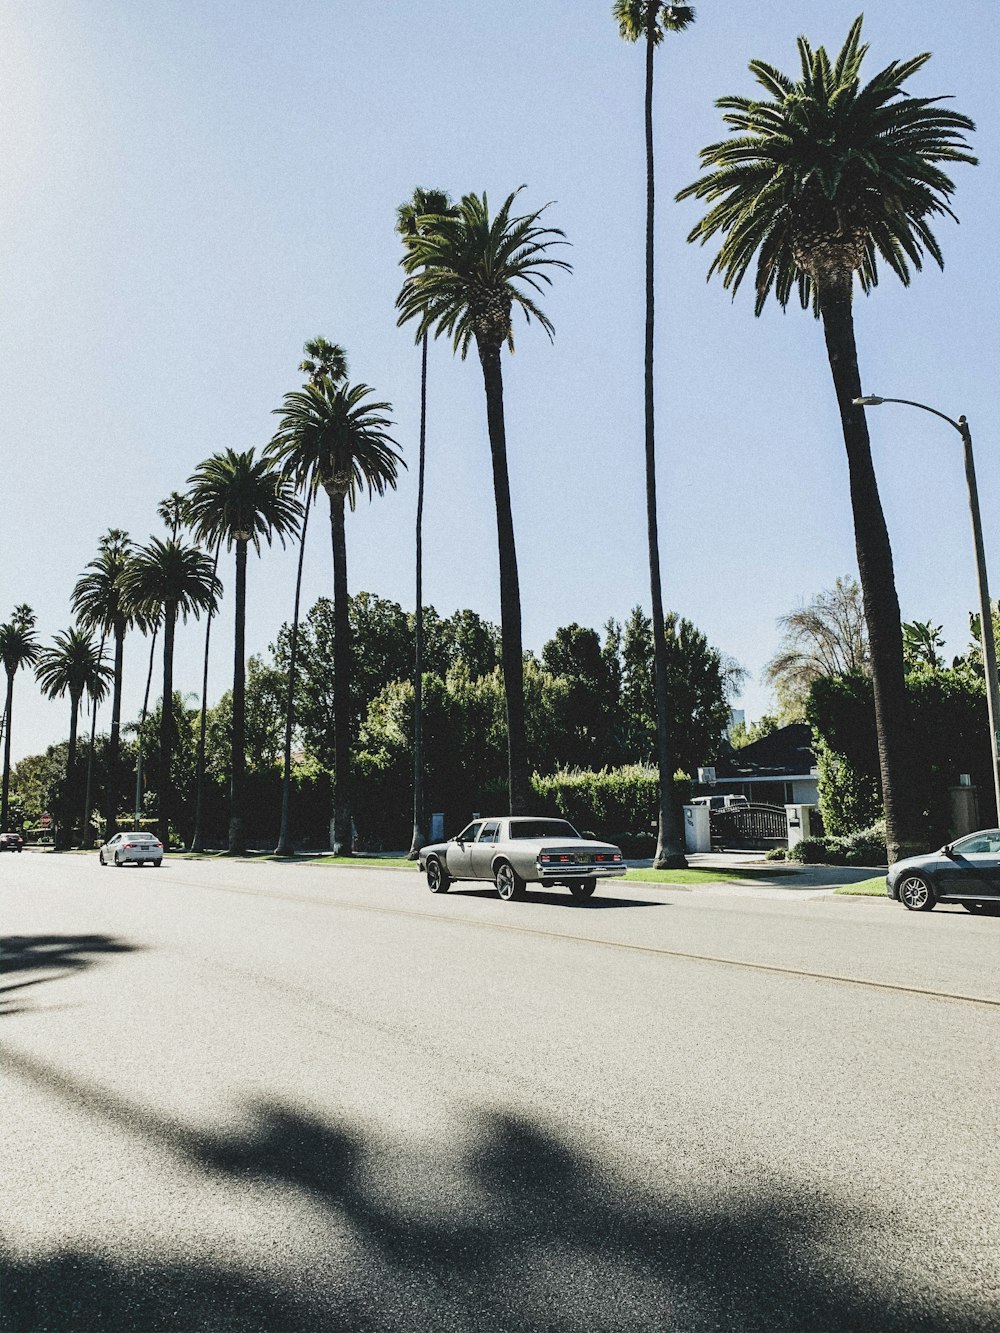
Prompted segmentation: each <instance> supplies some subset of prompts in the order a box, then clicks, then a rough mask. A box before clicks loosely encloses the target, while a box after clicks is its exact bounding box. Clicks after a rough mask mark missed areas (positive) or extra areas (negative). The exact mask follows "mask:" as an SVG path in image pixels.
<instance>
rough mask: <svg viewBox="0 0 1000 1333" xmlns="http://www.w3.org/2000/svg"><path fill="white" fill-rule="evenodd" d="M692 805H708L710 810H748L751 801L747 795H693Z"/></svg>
mask: <svg viewBox="0 0 1000 1333" xmlns="http://www.w3.org/2000/svg"><path fill="white" fill-rule="evenodd" d="M690 803H691V805H707V806H708V808H709V809H710V810H746V809H747V807H748V806H749V805H750V802H749V801H748V800H747V798H746V797H745V796H692V797H691V802H690Z"/></svg>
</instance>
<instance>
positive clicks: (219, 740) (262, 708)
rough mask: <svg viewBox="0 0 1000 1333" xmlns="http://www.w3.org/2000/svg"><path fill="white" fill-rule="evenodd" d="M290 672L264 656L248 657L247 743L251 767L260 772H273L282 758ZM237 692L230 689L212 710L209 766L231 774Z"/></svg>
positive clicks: (211, 770)
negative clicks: (234, 700) (234, 706)
mask: <svg viewBox="0 0 1000 1333" xmlns="http://www.w3.org/2000/svg"><path fill="white" fill-rule="evenodd" d="M285 685H286V673H285V672H284V671H279V670H278V668H277V667H273V666H270V665H269V664H268V663H267V662H265V661H264V660H263V658H261V657H251V658H249V659H248V661H247V682H246V694H245V706H246V724H245V732H244V738H245V745H246V758H247V767H248V769H249V771H250V772H251V773H253V774H256V775H262V774H273V773H274V772H275V770H276V768H277V766H278V762H279V760H280V758H281V753H282V745H283V737H284V724H285ZM232 737H233V694H232V691H231V690H227V691H226V692H225V694H223V696H222V698H221V699H220V700H219V702H218V703H217V704H216V705H215V707H214V708H212V709H210V710H209V722H208V746H207V758H208V769H209V771H210V772H211V773H213V774H215V775H217V776H228V775H229V768H230V764H231V763H232Z"/></svg>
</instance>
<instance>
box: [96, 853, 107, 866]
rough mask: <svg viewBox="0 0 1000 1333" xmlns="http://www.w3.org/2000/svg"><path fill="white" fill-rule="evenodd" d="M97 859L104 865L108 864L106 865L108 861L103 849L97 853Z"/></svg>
mask: <svg viewBox="0 0 1000 1333" xmlns="http://www.w3.org/2000/svg"><path fill="white" fill-rule="evenodd" d="M97 859H98V861H100V863H101V865H102V866H106V865H107V864H108V863H107V861H105V859H104V852H103V851H100V852H98V853H97Z"/></svg>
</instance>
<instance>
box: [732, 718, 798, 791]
mask: <svg viewBox="0 0 1000 1333" xmlns="http://www.w3.org/2000/svg"><path fill="white" fill-rule="evenodd" d="M815 765H816V756H815V754H814V753H813V748H812V728H811V727H810V726H809V725H808V724H807V723H805V722H792V723H790V724H789V725H788V726H787V727H779V728H778V730H777V731H772V732H771V734H770V735H769V736H762V737H761V738H760V740H759V741H754V742H753V744H752V745H745V746H744V747H743V749H742V750H733V749H730V750H728V751H727V753H726V754H725V755H723V756H722V757H721V758H720V759H719V760H718V761H717V763H716V765H715V772H716V776H717V777H718V778H719V780H720V781H721V780H726V779H733V778H736V779H739V778H743V779H752V778H758V779H762V778H786V777H787V778H790V777H801V776H802V775H803V774H805V773H808V772H809V771H810V769H812V768H814V767H815Z"/></svg>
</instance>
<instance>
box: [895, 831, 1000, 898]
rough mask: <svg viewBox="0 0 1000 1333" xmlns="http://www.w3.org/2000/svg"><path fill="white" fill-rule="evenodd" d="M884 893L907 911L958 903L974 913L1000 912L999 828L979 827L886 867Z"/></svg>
mask: <svg viewBox="0 0 1000 1333" xmlns="http://www.w3.org/2000/svg"><path fill="white" fill-rule="evenodd" d="M885 887H886V893H887V894H888V895H889V897H890V898H893V899H895V901H896V902H901V903H902V904H903V906H904V907H906V908H909V910H910V911H911V912H929V911H931V910H932V908H934V907H935V906H936V905H937V904H938V903H960V904H961V905H962V907H964V908H965V910H966V911H967V912H974V913H975V914H976V915H978V916H1000V829H995V828H991V829H983V830H982V831H981V832H979V833H970V834H969V835H968V836H967V837H965V838H959V839H958V841H957V842H949V843H946V844H945V845H944V847H942V848H941V850H940V851H939V852H928V853H927V854H926V855H924V856H908V857H907V858H906V860H905V861H897V862H896V863H895V865H892V866H890V867H889V874H888V875H887V876H886V881H885Z"/></svg>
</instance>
